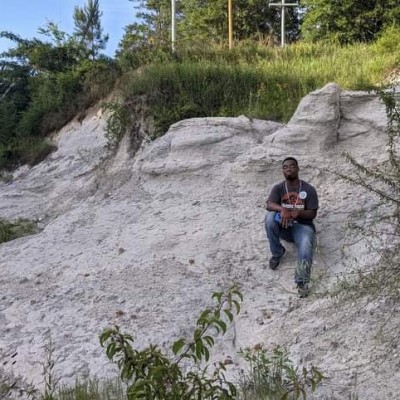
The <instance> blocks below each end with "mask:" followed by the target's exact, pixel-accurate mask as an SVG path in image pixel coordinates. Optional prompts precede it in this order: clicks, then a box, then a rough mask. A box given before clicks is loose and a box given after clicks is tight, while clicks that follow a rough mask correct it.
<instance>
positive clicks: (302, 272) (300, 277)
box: [265, 211, 315, 283]
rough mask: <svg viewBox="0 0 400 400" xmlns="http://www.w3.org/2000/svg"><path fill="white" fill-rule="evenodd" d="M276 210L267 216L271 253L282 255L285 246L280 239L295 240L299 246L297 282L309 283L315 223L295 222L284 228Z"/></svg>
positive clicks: (297, 246) (266, 222)
mask: <svg viewBox="0 0 400 400" xmlns="http://www.w3.org/2000/svg"><path fill="white" fill-rule="evenodd" d="M275 215H276V212H274V211H271V212H269V213H267V215H266V216H265V231H266V232H267V237H268V240H269V247H270V249H271V253H272V255H273V256H275V257H281V256H282V253H283V246H282V245H281V242H280V239H284V240H286V241H287V242H293V243H294V244H295V245H296V248H297V266H296V272H295V276H294V281H295V283H308V282H309V281H310V275H311V266H312V260H313V252H314V238H315V230H314V227H313V225H306V224H299V223H294V224H293V225H292V226H290V227H288V228H283V227H282V226H281V225H280V224H279V223H278V222H276V221H275Z"/></svg>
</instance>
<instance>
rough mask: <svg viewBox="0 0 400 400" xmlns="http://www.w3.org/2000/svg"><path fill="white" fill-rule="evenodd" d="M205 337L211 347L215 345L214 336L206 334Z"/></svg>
mask: <svg viewBox="0 0 400 400" xmlns="http://www.w3.org/2000/svg"><path fill="white" fill-rule="evenodd" d="M203 339H204V340H205V341H206V342H207V344H208V346H209V347H213V346H214V343H215V342H214V338H213V337H212V336H204V338H203Z"/></svg>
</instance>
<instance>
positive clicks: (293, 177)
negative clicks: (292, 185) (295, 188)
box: [286, 176, 299, 181]
mask: <svg viewBox="0 0 400 400" xmlns="http://www.w3.org/2000/svg"><path fill="white" fill-rule="evenodd" d="M286 179H287V180H288V181H296V180H297V179H299V177H298V176H287V177H286Z"/></svg>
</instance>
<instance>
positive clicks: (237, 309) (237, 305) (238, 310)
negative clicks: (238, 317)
mask: <svg viewBox="0 0 400 400" xmlns="http://www.w3.org/2000/svg"><path fill="white" fill-rule="evenodd" d="M233 304H234V305H235V308H236V314H239V313H240V304H239V302H238V301H237V300H233Z"/></svg>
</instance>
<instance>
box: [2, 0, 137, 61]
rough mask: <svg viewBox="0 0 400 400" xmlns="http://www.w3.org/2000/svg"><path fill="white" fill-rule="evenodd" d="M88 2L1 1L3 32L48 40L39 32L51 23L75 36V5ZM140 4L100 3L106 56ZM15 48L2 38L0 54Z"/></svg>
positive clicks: (104, 0)
mask: <svg viewBox="0 0 400 400" xmlns="http://www.w3.org/2000/svg"><path fill="white" fill-rule="evenodd" d="M85 3H86V0H0V31H11V32H13V33H16V34H18V35H20V36H21V37H22V38H24V39H25V38H26V39H31V38H33V37H34V36H36V37H38V38H41V39H42V40H46V37H44V36H40V35H38V33H37V30H38V28H39V27H41V26H44V25H46V23H47V22H48V21H53V22H55V23H57V24H58V26H59V28H60V29H61V30H62V31H65V32H68V33H72V32H73V29H74V23H73V18H72V16H73V12H74V7H75V6H80V7H82V6H83V5H84V4H85ZM137 4H138V1H134V2H132V1H128V0H100V8H101V10H102V12H103V16H102V19H101V21H102V26H103V29H104V33H108V34H109V35H110V40H109V41H108V44H107V48H106V50H105V53H106V54H107V55H109V56H113V55H114V52H115V50H116V48H117V46H118V42H119V41H120V39H121V38H122V35H123V33H124V30H123V28H124V27H125V26H126V25H128V24H130V23H132V22H134V20H135V14H136V13H137V11H138V10H137V9H136V8H135V6H136V5H137ZM9 47H13V42H10V41H8V40H5V39H0V52H2V51H4V50H7V49H8V48H9Z"/></svg>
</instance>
